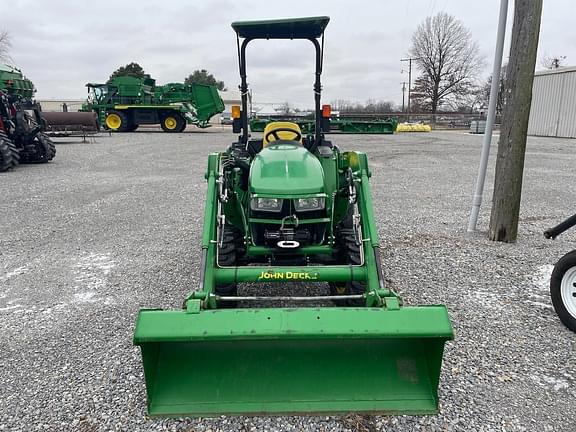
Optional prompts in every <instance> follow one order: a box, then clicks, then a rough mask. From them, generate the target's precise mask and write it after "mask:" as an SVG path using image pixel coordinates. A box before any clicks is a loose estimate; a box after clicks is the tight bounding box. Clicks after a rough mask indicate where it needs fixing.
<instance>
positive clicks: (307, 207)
mask: <svg viewBox="0 0 576 432" xmlns="http://www.w3.org/2000/svg"><path fill="white" fill-rule="evenodd" d="M294 207H295V208H296V211H312V210H322V209H323V208H324V198H320V197H314V198H298V199H295V200H294Z"/></svg>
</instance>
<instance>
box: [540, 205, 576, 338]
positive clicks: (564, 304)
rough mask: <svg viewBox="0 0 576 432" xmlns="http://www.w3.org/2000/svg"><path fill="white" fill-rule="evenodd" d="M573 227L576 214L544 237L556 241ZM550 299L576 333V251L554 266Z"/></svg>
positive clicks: (549, 230) (563, 320)
mask: <svg viewBox="0 0 576 432" xmlns="http://www.w3.org/2000/svg"><path fill="white" fill-rule="evenodd" d="M573 226H576V214H575V215H572V216H570V217H569V218H568V219H566V220H565V221H563V222H561V223H560V224H558V225H556V226H555V227H553V228H550V229H547V230H546V231H544V237H546V238H547V239H555V238H556V237H557V236H559V235H560V234H562V233H563V232H564V231H567V230H569V229H570V228H572V227H573ZM550 297H551V298H552V305H553V306H554V310H555V311H556V314H557V315H558V317H559V318H560V321H562V324H564V325H565V326H566V327H567V328H569V329H570V330H572V331H573V332H576V250H573V251H571V252H568V253H567V254H566V255H564V256H563V257H562V258H560V260H559V261H558V262H557V263H556V265H555V266H554V270H553V271H552V276H551V277H550Z"/></svg>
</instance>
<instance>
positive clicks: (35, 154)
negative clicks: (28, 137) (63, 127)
mask: <svg viewBox="0 0 576 432" xmlns="http://www.w3.org/2000/svg"><path fill="white" fill-rule="evenodd" d="M54 156H56V146H55V145H54V142H53V141H52V140H51V139H50V137H49V136H48V135H46V134H45V133H42V132H40V133H38V134H37V135H36V136H35V137H34V139H33V140H32V142H31V143H29V144H26V145H25V146H24V151H23V152H22V159H21V161H22V162H23V163H31V164H33V163H47V162H50V161H51V160H52V159H54Z"/></svg>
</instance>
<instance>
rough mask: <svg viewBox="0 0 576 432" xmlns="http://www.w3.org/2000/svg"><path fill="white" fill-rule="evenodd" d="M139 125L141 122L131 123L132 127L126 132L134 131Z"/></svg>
mask: <svg viewBox="0 0 576 432" xmlns="http://www.w3.org/2000/svg"><path fill="white" fill-rule="evenodd" d="M138 126H140V125H139V124H134V123H133V124H131V125H130V127H129V128H128V130H127V131H126V132H134V131H135V130H136V129H138Z"/></svg>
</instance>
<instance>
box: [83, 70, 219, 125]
mask: <svg viewBox="0 0 576 432" xmlns="http://www.w3.org/2000/svg"><path fill="white" fill-rule="evenodd" d="M86 87H88V101H87V103H86V105H85V106H84V107H83V108H82V110H83V111H94V112H96V113H97V114H98V119H99V122H100V125H102V127H105V128H107V129H110V130H113V131H117V132H132V131H135V130H136V129H137V128H138V126H139V125H141V124H160V126H161V127H162V130H164V132H182V131H183V130H184V129H185V128H186V125H187V124H193V125H196V126H198V127H199V128H206V127H209V126H210V125H209V124H208V122H209V120H210V118H211V117H212V116H214V115H216V114H218V113H221V112H222V111H224V102H223V101H222V99H221V98H220V95H219V94H218V89H216V87H214V86H209V85H204V84H195V83H192V84H181V83H170V84H166V85H163V86H157V85H156V80H154V79H152V78H150V77H149V76H146V77H144V78H137V77H132V76H119V77H116V78H113V79H111V80H109V81H108V82H107V83H105V84H92V83H88V84H86Z"/></svg>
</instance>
